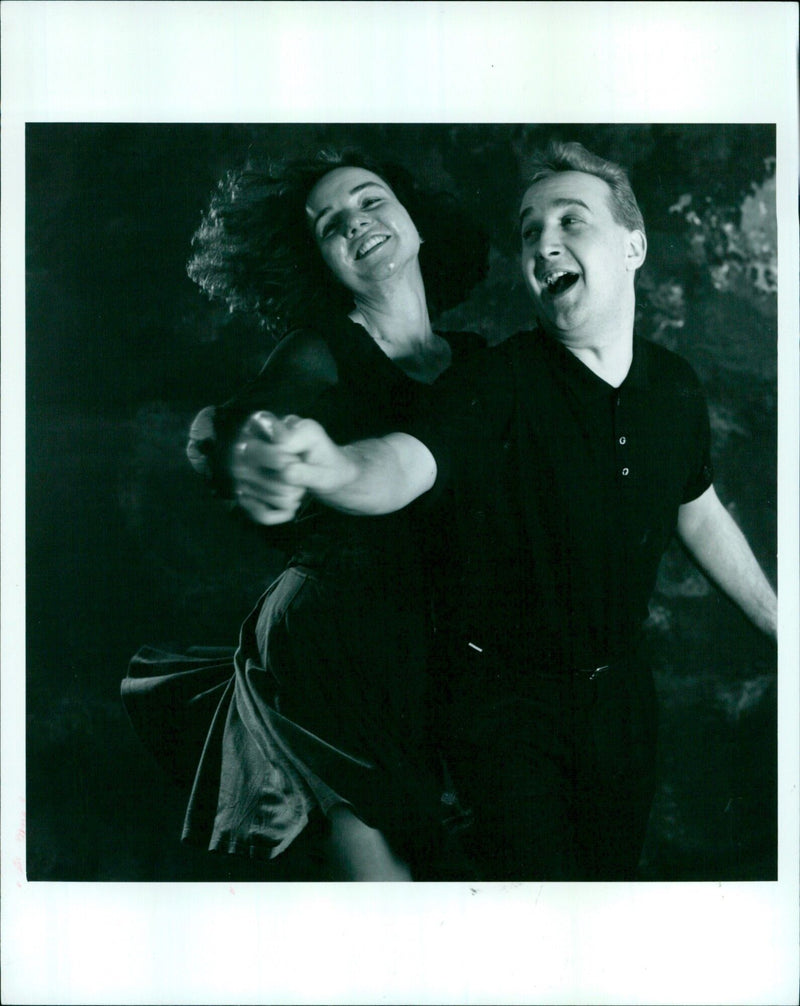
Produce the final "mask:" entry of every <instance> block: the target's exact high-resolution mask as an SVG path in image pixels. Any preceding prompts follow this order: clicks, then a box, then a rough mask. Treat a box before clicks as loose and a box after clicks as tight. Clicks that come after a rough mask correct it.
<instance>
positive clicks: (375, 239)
mask: <svg viewBox="0 0 800 1006" xmlns="http://www.w3.org/2000/svg"><path fill="white" fill-rule="evenodd" d="M388 240H389V235H388V234H371V235H370V236H369V237H368V238H367V239H366V241H363V242H362V243H361V244H360V245H359V247H358V249H357V251H356V256H355V257H356V260H358V259H362V258H364V256H365V255H369V253H370V252H372V251H374V250H375V249H376V248H378V247H379V246H380V245H383V244H385V243H386V242H387V241H388Z"/></svg>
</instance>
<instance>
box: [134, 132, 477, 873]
mask: <svg viewBox="0 0 800 1006" xmlns="http://www.w3.org/2000/svg"><path fill="white" fill-rule="evenodd" d="M420 220H423V221H425V227H426V233H430V234H431V235H444V237H445V240H441V241H438V240H437V238H436V237H432V238H431V240H430V241H429V242H426V243H425V245H424V250H425V253H426V254H425V255H424V256H423V255H421V254H420V253H421V250H422V248H423V244H422V241H421V238H420V231H419V229H418V227H419V221H420ZM456 227H457V229H458V234H459V241H458V242H452V241H448V240H447V238H448V237H449V236H450V235H451V234H452V233H453V230H454V228H456ZM193 247H194V255H193V258H192V260H191V262H190V263H189V274H190V276H191V277H192V278H193V279H194V280H195V281H196V282H198V283H199V285H200V286H201V287H202V288H203V289H204V290H205V291H206V292H207V293H208V294H209V295H210V296H212V297H214V298H220V299H223V300H224V301H226V302H227V304H228V306H229V307H230V308H231V309H232V310H244V311H248V312H250V313H253V314H255V315H257V316H258V317H259V318H260V319H261V322H262V325H263V327H264V328H265V329H266V330H267V331H269V332H271V333H273V334H277V335H279V336H280V337H281V341H280V343H279V345H278V346H277V348H276V349H275V350H274V351H273V353H272V354H271V355H270V357H269V359H268V360H267V363H266V365H265V367H264V369H263V370H262V372H261V373H260V374H259V375H258V376H257V377H256V378H255V380H254V381H252V382H251V383H250V384H249V385H248V386H247V387H246V388H245V389H244V390H243V391H241V392H240V393H239V394H237V395H236V396H234V398H232V399H231V400H230V401H229V402H227V403H226V404H225V405H224V406H221V407H218V408H209V409H205V410H203V411H202V412H201V413H200V414H199V416H198V417H197V418H196V419H195V422H194V424H193V427H192V430H191V434H190V441H189V446H188V454H189V458H190V460H191V462H192V464H193V465H194V467H195V468H196V470H197V471H198V472H200V473H201V474H203V475H204V476H205V477H206V478H207V479H208V480H209V482H210V483H211V485H212V486H213V488H214V489H215V490H216V491H217V493H219V494H220V495H222V496H224V497H227V498H228V499H229V500H231V501H234V502H235V507H236V510H237V511H238V512H239V513H240V514H245V515H246V516H247V517H248V518H249V519H250V520H252V521H254V522H256V523H257V524H259V525H262V526H264V527H265V528H266V527H267V526H269V525H273V524H275V523H278V522H279V521H282V520H284V519H286V516H287V514H288V515H289V516H290V517H291V516H295V518H296V519H295V520H294V523H293V524H292V525H291V527H290V533H289V535H288V537H287V536H286V535H285V534H284V535H282V538H281V541H282V544H283V545H284V547H285V548H286V550H287V553H288V560H287V564H286V568H285V569H284V572H283V573H282V574H281V575H280V576H279V577H278V579H277V580H276V581H275V582H273V583H272V584H271V585H270V587H269V588H268V589H267V591H266V592H265V593H264V594H263V595H262V597H261V598H260V599H259V600H258V601H257V603H256V604H255V607H254V608H253V610H252V612H251V614H250V616H249V617H248V618H247V619H246V621H245V622H244V624H243V625H242V627H241V632H240V636H239V646H238V649H237V650H236V651H235V653H234V652H233V651H231V654H229V655H227V656H225V655H220V654H219V653H218V652H214V653H213V654H210V653H207V652H204V653H197V652H194V653H188V654H173V653H164V652H162V651H159V650H154V649H152V648H145V649H144V650H142V651H140V653H139V654H137V656H136V657H135V658H134V660H133V661H132V664H131V669H130V673H129V676H128V678H126V680H125V682H124V683H123V696H124V698H125V702H126V705H127V708H128V710H129V712H130V714H131V718H132V719H133V721H134V724H135V726H136V727H137V729H138V731H139V733H140V735H141V736H142V737H143V739H144V740H145V742H146V743H148V744H149V746H151V748H154V749H157V750H158V753H159V755H160V757H161V760H162V761H163V762H164V763H165V764H166V767H167V768H168V769H170V770H171V771H172V772H173V774H175V773H176V768H178V766H180V767H181V768H180V771H181V772H182V773H183V774H184V776H185V778H186V781H187V782H188V783H190V784H191V795H190V797H189V803H188V808H187V812H186V817H185V823H184V829H183V838H184V840H185V841H188V842H192V843H200V844H202V845H204V846H206V847H207V848H208V849H210V850H213V851H223V852H229V853H238V854H242V855H245V856H248V857H250V858H252V859H260V860H263V861H269V860H273V859H275V857H277V856H279V855H280V856H281V860H282V863H283V865H284V867H286V868H287V869H288V873H289V876H290V877H291V878H292V879H297V880H305V879H333V880H410V879H420V878H426V879H445V878H446V877H447V876H448V872H447V871H448V870H450V869H452V868H453V865H452V864H453V859H452V857H453V851H452V850H453V848H454V847H453V842H452V839H451V830H452V829H451V827H450V826H449V825H447V824H446V823H445V821H446V820H447V821H450V822H452V820H453V818H454V816H455V817H457V815H454V812H453V799H452V797H451V796H448V799H447V800H446V801H445V802H444V803H443V802H442V799H441V798H442V794H443V792H444V790H445V787H446V784H447V778H446V773H443V770H442V764H441V761H440V759H439V755H438V751H437V749H436V745H435V743H434V741H433V738H432V736H431V730H430V728H429V726H428V706H427V693H428V687H429V686H428V674H427V658H428V650H429V644H430V640H431V631H432V624H431V622H430V613H431V596H430V587H429V577H428V572H427V570H426V569H425V566H424V564H423V562H422V555H423V551H424V549H423V543H422V541H421V537H422V535H423V534H424V533H426V531H427V529H426V528H424V527H422V526H421V523H422V522H420V524H418V523H417V522H416V519H415V516H414V514H413V513H401V514H394V515H391V516H388V517H385V518H376V519H375V520H373V521H363V520H360V519H358V518H351V517H347V516H346V515H343V514H337V513H334V512H333V511H330V510H327V509H325V508H322V507H319V506H317V505H316V504H314V503H313V502H312V501H305V500H303V498H302V493H297V492H284V493H281V494H279V495H278V494H276V493H275V492H274V490H273V489H272V488H270V487H269V480H268V477H267V476H268V475H269V471H270V469H271V468H272V467H274V466H275V465H276V464H279V463H280V461H279V456H278V454H276V451H275V449H274V445H273V444H272V443H271V436H270V427H269V425H268V424H267V423H265V422H264V420H263V412H264V411H265V410H269V411H270V412H274V413H277V414H279V415H286V414H291V413H300V414H302V415H306V416H311V417H313V418H315V419H317V420H319V421H320V422H323V423H324V424H325V425H326V427H327V428H328V429H330V430H331V431H332V433H333V435H334V436H336V437H337V439H339V440H341V441H346V440H351V439H355V438H359V437H365V436H374V435H378V434H380V433H383V432H387V431H389V430H392V429H394V428H395V427H397V426H400V425H401V424H402V420H403V417H404V416H407V415H409V414H410V411H411V410H412V409H414V408H416V407H418V405H419V403H420V402H421V401H423V400H424V399H425V397H426V396H427V395H429V394H431V393H432V392H433V391H434V390H435V383H434V382H435V381H436V379H437V378H438V377H439V376H440V374H442V373H443V372H444V371H445V370H446V369H447V368H448V367H449V365H450V363H451V362H452V360H453V359H455V358H458V357H463V356H465V355H467V354H473V353H477V352H480V351H481V347H482V345H483V341H482V340H480V339H479V338H478V337H477V336H474V335H462V336H459V335H453V334H450V333H448V335H447V337H445V336H444V335H442V334H439V333H438V332H436V331H435V330H434V329H433V327H432V322H431V312H432V311H433V310H435V309H436V308H437V307H438V308H441V307H442V306H444V305H451V304H454V303H456V302H457V301H458V300H460V299H463V297H465V296H466V294H467V293H468V291H469V290H470V289H471V288H472V286H473V285H474V284H475V283H476V282H477V281H478V280H479V279H480V278H481V277H482V275H483V274H484V273H485V271H486V264H487V253H488V241H487V240H486V238H485V237H484V236H483V235H482V234H481V233H480V232H479V231H478V230H477V229H476V228H474V227H473V226H471V225H470V224H469V223H468V221H467V220H466V218H465V217H464V216H463V215H462V214H460V212H459V211H458V209H457V207H456V206H455V204H454V202H453V200H452V199H451V198H450V197H447V196H445V195H438V196H429V195H425V194H424V193H422V192H421V191H420V190H419V189H418V188H417V187H416V186H415V185H414V183H413V181H412V180H411V178H410V177H409V176H408V175H407V173H405V172H403V171H401V170H399V169H396V168H391V167H386V168H381V167H378V166H377V165H376V164H374V163H372V162H370V161H368V160H366V159H365V158H362V157H360V156H357V155H356V154H354V153H353V152H349V153H347V154H344V155H334V154H331V153H329V152H326V153H323V154H321V155H319V156H318V157H316V158H314V159H313V160H311V161H301V162H293V163H291V164H288V165H273V166H271V167H269V168H268V169H266V170H261V169H257V168H255V167H252V166H251V167H249V168H247V169H246V170H244V171H241V172H235V173H231V174H229V175H227V176H226V178H225V179H223V181H222V182H221V183H220V186H219V188H218V190H217V192H216V194H215V195H214V197H213V199H212V201H211V205H210V208H209V211H208V213H207V214H206V216H205V218H204V220H203V222H202V224H201V226H200V228H199V230H198V232H197V233H196V235H195V237H194V241H193ZM423 277H424V279H423ZM445 277H446V281H445ZM429 304H430V305H431V307H430V309H429ZM431 386H434V387H431ZM270 533H271V534H272V535H274V534H275V530H274V529H273V530H272V531H271V532H270ZM273 540H274V539H273ZM287 864H288V865H287ZM461 868H462V869H463V867H461Z"/></svg>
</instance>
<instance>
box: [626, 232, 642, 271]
mask: <svg viewBox="0 0 800 1006" xmlns="http://www.w3.org/2000/svg"><path fill="white" fill-rule="evenodd" d="M646 257H647V238H646V237H645V236H644V231H639V230H636V231H628V240H627V251H626V255H625V263H626V268H627V269H628V270H629V271H630V272H635V271H636V270H637V269H639V268H640V267H641V266H642V265H644V260H645V258H646Z"/></svg>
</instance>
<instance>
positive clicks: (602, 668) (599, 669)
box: [589, 664, 611, 681]
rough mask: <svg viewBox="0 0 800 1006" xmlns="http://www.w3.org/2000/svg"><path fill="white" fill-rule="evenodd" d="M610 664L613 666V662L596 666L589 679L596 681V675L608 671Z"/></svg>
mask: <svg viewBox="0 0 800 1006" xmlns="http://www.w3.org/2000/svg"><path fill="white" fill-rule="evenodd" d="M610 666H611V664H601V665H600V666H599V667H595V668H594V669H593V670H592V672H591V674H590V675H589V680H590V681H594V679H595V678H596V677H597V676H598V675H599V674H602V673H603V671H607V670H608V669H609V667H610Z"/></svg>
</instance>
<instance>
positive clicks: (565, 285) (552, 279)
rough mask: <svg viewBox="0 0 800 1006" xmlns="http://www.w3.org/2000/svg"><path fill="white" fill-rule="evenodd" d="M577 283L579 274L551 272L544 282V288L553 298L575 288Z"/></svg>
mask: <svg viewBox="0 0 800 1006" xmlns="http://www.w3.org/2000/svg"><path fill="white" fill-rule="evenodd" d="M577 282H578V274H577V273H574V272H551V273H549V274H548V275H547V276H545V278H544V281H543V282H542V288H543V290H544V292H545V293H547V294H549V295H550V296H551V297H557V296H558V295H559V294H561V293H564V292H565V291H567V290H569V288H570V287H571V286H574V285H575V283H577Z"/></svg>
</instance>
